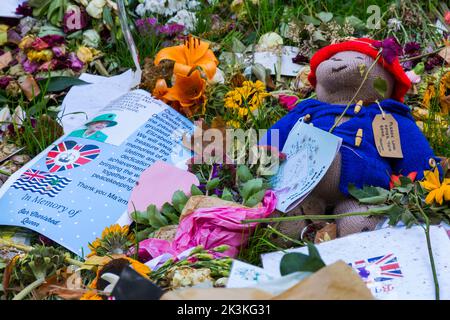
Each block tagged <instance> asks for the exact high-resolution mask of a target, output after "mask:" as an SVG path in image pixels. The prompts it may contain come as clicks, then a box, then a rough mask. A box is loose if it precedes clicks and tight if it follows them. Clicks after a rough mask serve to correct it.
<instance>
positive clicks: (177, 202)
mask: <svg viewBox="0 0 450 320" xmlns="http://www.w3.org/2000/svg"><path fill="white" fill-rule="evenodd" d="M188 200H189V198H188V197H187V196H186V195H185V194H184V192H183V191H180V190H178V191H176V192H175V193H174V194H173V196H172V205H173V207H174V208H175V210H177V211H178V212H180V213H181V211H183V208H184V206H185V205H186V202H188Z"/></svg>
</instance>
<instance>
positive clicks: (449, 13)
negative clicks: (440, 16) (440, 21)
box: [444, 11, 450, 25]
mask: <svg viewBox="0 0 450 320" xmlns="http://www.w3.org/2000/svg"><path fill="white" fill-rule="evenodd" d="M444 20H445V23H446V24H448V25H450V11H447V12H446V13H445V15H444Z"/></svg>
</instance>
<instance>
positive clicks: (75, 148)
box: [45, 141, 100, 172]
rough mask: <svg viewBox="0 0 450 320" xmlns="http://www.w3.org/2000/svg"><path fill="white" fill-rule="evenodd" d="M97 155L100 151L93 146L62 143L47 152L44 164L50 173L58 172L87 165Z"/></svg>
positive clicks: (72, 142)
mask: <svg viewBox="0 0 450 320" xmlns="http://www.w3.org/2000/svg"><path fill="white" fill-rule="evenodd" d="M99 154H100V149H99V147H97V146H95V145H83V144H78V143H76V142H75V141H64V142H61V143H59V144H58V145H56V146H55V147H54V148H53V149H52V150H50V151H49V153H48V154H47V159H46V161H45V163H46V165H47V168H48V170H49V171H50V172H58V171H64V170H70V169H74V168H77V167H79V166H82V165H85V164H88V163H89V162H91V161H92V160H94V159H95V158H97V157H98V155H99Z"/></svg>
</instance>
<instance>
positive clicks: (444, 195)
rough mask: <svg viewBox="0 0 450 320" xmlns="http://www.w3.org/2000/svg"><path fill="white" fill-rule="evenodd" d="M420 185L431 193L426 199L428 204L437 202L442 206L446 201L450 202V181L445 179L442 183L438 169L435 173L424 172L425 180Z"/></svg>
mask: <svg viewBox="0 0 450 320" xmlns="http://www.w3.org/2000/svg"><path fill="white" fill-rule="evenodd" d="M420 185H421V186H422V188H424V189H425V190H427V191H429V193H428V195H427V197H426V198H425V202H426V203H427V204H432V203H433V202H436V203H438V204H440V205H441V204H442V203H443V202H444V200H445V201H450V179H444V181H443V182H442V183H441V181H440V179H439V170H438V169H437V168H435V169H434V171H428V170H427V171H424V180H423V181H421V182H420Z"/></svg>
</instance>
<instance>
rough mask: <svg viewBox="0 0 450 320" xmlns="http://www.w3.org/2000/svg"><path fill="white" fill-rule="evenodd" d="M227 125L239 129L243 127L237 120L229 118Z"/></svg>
mask: <svg viewBox="0 0 450 320" xmlns="http://www.w3.org/2000/svg"><path fill="white" fill-rule="evenodd" d="M227 126H229V127H233V128H236V129H239V128H240V127H241V124H240V123H239V121H237V120H229V121H227Z"/></svg>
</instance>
